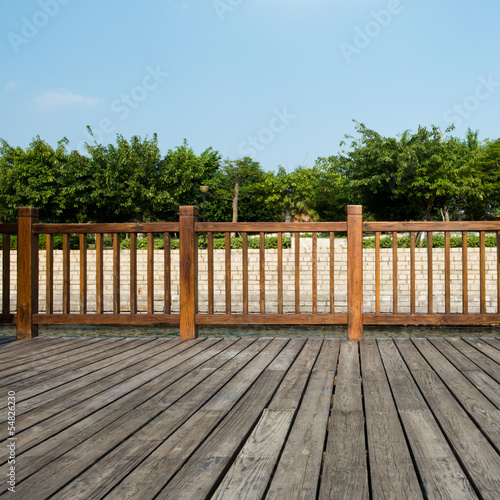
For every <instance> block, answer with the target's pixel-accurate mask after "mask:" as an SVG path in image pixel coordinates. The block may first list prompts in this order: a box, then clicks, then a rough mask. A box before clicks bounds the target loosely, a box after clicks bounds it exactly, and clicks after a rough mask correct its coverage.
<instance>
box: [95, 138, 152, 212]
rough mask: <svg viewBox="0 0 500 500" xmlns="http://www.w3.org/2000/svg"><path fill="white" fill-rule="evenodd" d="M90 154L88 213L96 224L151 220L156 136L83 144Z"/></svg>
mask: <svg viewBox="0 0 500 500" xmlns="http://www.w3.org/2000/svg"><path fill="white" fill-rule="evenodd" d="M87 151H88V153H89V155H90V169H91V172H92V178H91V188H92V189H91V194H90V200H89V205H90V207H89V214H92V215H91V217H92V219H93V220H94V221H96V222H129V221H140V222H142V221H146V220H152V218H153V216H154V213H155V187H156V185H157V182H158V170H159V163H160V160H161V156H160V150H159V149H158V141H157V137H156V134H155V135H154V136H153V138H152V139H148V138H145V139H144V140H142V139H141V138H140V137H138V136H133V137H132V138H131V139H130V141H127V140H126V139H125V138H124V137H123V136H121V135H117V137H116V146H115V145H113V144H108V145H107V146H103V145H102V144H98V143H97V142H95V143H94V144H87Z"/></svg>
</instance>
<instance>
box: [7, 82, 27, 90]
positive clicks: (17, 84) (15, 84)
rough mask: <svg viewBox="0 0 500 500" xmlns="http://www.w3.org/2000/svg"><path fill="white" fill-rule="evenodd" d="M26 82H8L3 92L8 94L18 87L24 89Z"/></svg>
mask: <svg viewBox="0 0 500 500" xmlns="http://www.w3.org/2000/svg"><path fill="white" fill-rule="evenodd" d="M25 85H26V82H25V81H24V80H9V81H8V82H7V83H6V84H5V87H4V90H5V92H10V91H11V90H14V89H17V88H18V87H24V86H25Z"/></svg>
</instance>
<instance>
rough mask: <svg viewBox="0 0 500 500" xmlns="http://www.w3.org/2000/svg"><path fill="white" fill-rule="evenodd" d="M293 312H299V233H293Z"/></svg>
mask: <svg viewBox="0 0 500 500" xmlns="http://www.w3.org/2000/svg"><path fill="white" fill-rule="evenodd" d="M295 314H300V233H295Z"/></svg>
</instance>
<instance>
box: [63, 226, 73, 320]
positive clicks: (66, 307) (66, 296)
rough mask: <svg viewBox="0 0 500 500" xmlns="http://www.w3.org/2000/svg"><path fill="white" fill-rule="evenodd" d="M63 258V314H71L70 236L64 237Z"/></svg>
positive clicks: (65, 235)
mask: <svg viewBox="0 0 500 500" xmlns="http://www.w3.org/2000/svg"><path fill="white" fill-rule="evenodd" d="M62 236H63V238H62V243H63V250H62V257H63V289H62V299H63V314H69V311H70V307H71V306H70V255H71V254H70V235H69V234H63V235H62Z"/></svg>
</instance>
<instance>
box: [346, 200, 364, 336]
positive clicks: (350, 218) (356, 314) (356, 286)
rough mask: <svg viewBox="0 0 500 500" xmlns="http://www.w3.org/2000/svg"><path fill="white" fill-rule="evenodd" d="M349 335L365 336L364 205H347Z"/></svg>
mask: <svg viewBox="0 0 500 500" xmlns="http://www.w3.org/2000/svg"><path fill="white" fill-rule="evenodd" d="M347 337H348V338H349V339H361V338H363V207H362V206H361V205H349V206H348V207H347Z"/></svg>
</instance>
